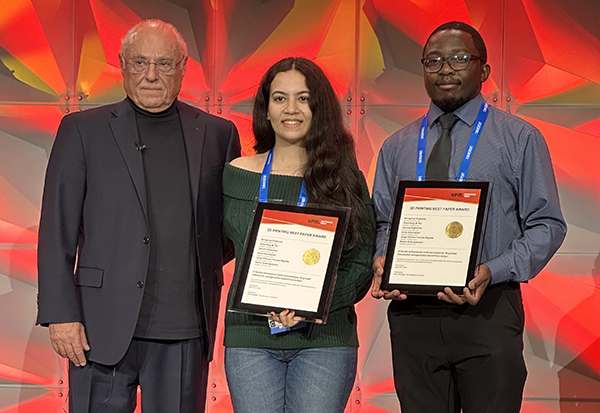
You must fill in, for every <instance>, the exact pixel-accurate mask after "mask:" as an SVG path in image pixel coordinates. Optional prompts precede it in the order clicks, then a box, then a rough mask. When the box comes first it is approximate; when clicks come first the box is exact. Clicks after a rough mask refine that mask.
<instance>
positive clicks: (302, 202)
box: [258, 148, 308, 207]
mask: <svg viewBox="0 0 600 413" xmlns="http://www.w3.org/2000/svg"><path fill="white" fill-rule="evenodd" d="M272 163H273V148H271V150H270V151H269V155H267V161H266V162H265V166H264V168H263V171H262V175H261V176H260V191H259V192H258V202H268V199H269V175H270V174H271V167H272ZM307 199H308V195H307V194H306V185H305V184H304V179H302V188H300V196H299V197H298V206H300V207H303V206H306V200H307Z"/></svg>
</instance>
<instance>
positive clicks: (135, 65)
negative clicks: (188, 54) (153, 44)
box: [124, 56, 185, 75]
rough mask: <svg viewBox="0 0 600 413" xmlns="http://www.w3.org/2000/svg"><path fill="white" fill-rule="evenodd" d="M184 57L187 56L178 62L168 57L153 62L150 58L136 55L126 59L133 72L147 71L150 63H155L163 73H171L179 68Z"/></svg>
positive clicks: (157, 68)
mask: <svg viewBox="0 0 600 413" xmlns="http://www.w3.org/2000/svg"><path fill="white" fill-rule="evenodd" d="M124 59H125V58H124ZM183 59H185V56H184V57H182V58H181V59H180V60H179V61H178V62H175V63H174V62H173V61H172V60H168V59H162V60H159V61H158V62H151V61H149V60H146V59H142V58H140V57H136V58H134V59H125V63H126V64H127V67H128V68H129V70H130V71H131V72H133V73H145V72H146V71H147V70H148V69H149V68H150V65H154V66H155V67H156V70H158V71H159V72H160V73H162V74H163V75H171V74H173V73H174V72H175V69H177V66H178V65H179V63H181V62H182V61H183Z"/></svg>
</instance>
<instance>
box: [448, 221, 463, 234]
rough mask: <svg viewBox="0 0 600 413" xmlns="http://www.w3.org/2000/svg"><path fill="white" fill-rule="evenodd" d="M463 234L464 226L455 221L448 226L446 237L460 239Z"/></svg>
mask: <svg viewBox="0 0 600 413" xmlns="http://www.w3.org/2000/svg"><path fill="white" fill-rule="evenodd" d="M462 233H463V226H462V224H461V223H460V222H458V221H454V222H451V223H449V224H448V225H447V226H446V235H447V236H448V238H458V237H460V236H461V235H462Z"/></svg>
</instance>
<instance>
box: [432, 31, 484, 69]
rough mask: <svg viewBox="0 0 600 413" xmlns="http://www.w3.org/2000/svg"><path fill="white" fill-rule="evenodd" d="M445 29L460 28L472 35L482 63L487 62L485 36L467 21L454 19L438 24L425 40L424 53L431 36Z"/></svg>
mask: <svg viewBox="0 0 600 413" xmlns="http://www.w3.org/2000/svg"><path fill="white" fill-rule="evenodd" d="M443 30H460V31H461V32H465V33H467V34H470V35H471V38H472V39H473V44H474V45H475V49H477V53H478V54H479V57H481V59H482V63H486V62H487V48H486V47H485V42H484V41H483V37H481V35H480V34H479V32H478V31H477V30H475V28H474V27H473V26H470V25H468V24H467V23H463V22H458V21H453V22H448V23H444V24H442V25H441V26H438V27H437V28H436V29H435V30H434V31H433V32H431V34H430V35H429V37H428V38H427V41H426V42H425V46H423V53H425V49H426V48H427V45H428V44H429V41H430V40H431V37H432V36H433V35H434V34H436V33H437V32H441V31H443Z"/></svg>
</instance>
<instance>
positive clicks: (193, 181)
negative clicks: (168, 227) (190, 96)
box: [177, 102, 206, 214]
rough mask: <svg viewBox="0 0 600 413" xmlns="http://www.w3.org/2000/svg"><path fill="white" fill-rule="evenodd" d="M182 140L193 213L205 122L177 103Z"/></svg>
mask: <svg viewBox="0 0 600 413" xmlns="http://www.w3.org/2000/svg"><path fill="white" fill-rule="evenodd" d="M177 105H178V108H179V118H180V119H181V129H182V130H183V140H184V142H185V150H186V154H187V160H188V171H189V174H190V186H191V188H190V189H191V191H192V199H193V201H194V202H193V207H194V214H196V213H197V211H196V206H197V205H198V202H197V201H198V191H199V185H200V171H201V170H202V150H203V148H204V140H205V135H206V124H205V123H204V122H202V121H201V120H200V119H198V117H197V116H198V113H197V112H195V111H192V110H190V108H189V107H188V106H187V105H184V104H182V103H181V102H178V103H177Z"/></svg>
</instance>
